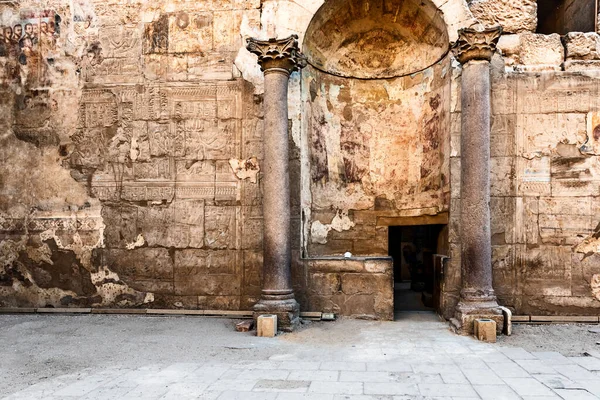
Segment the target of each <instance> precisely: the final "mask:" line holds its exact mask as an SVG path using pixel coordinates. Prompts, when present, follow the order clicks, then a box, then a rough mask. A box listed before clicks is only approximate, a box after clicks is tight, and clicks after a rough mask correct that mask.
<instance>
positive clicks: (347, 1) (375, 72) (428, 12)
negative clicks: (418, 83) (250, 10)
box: [303, 0, 449, 78]
mask: <svg viewBox="0 0 600 400" xmlns="http://www.w3.org/2000/svg"><path fill="white" fill-rule="evenodd" d="M448 48H449V39H448V32H447V29H446V24H445V22H444V20H443V17H442V14H441V12H440V11H439V10H438V9H437V8H436V7H435V6H434V5H433V3H431V2H430V0H329V1H327V2H325V4H324V5H323V6H322V7H321V9H319V11H318V12H317V13H316V14H315V16H314V18H313V20H312V21H311V23H310V25H309V27H308V30H307V32H306V36H305V41H304V49H303V50H304V53H305V54H306V56H307V57H308V59H309V62H310V63H311V64H313V65H314V66H315V67H317V68H319V69H322V70H324V71H327V72H330V73H333V74H336V75H340V76H346V77H355V78H391V77H396V76H402V75H408V74H411V73H414V72H417V71H420V70H423V69H425V68H427V67H429V66H430V65H432V64H435V63H436V62H437V61H439V60H440V59H441V58H442V57H443V56H444V55H445V54H446V53H447V52H448Z"/></svg>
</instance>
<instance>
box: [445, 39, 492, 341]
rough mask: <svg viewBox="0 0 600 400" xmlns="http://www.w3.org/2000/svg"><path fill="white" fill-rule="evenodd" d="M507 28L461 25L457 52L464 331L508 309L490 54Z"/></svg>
mask: <svg viewBox="0 0 600 400" xmlns="http://www.w3.org/2000/svg"><path fill="white" fill-rule="evenodd" d="M501 34H502V28H500V27H498V28H492V29H486V30H484V31H476V30H474V29H461V30H460V31H459V38H458V41H457V42H456V53H455V54H456V57H457V59H458V61H459V62H460V63H461V64H462V66H463V67H462V79H461V107H462V110H461V115H462V128H461V135H462V137H461V189H460V204H461V207H460V208H461V210H460V214H461V216H460V229H461V234H460V235H461V243H462V248H461V263H462V290H461V293H460V302H459V304H458V306H457V309H456V320H455V321H453V322H454V324H455V325H456V326H457V328H459V330H460V332H461V333H465V334H470V333H472V332H473V321H474V320H475V319H477V318H492V319H494V320H496V324H497V329H498V330H501V329H502V323H503V318H502V311H501V310H500V309H499V308H498V303H497V301H496V296H495V294H494V289H493V288H492V242H491V231H490V114H491V107H490V60H491V58H492V55H493V54H494V52H495V50H496V44H497V42H498V39H499V38H500V35H501Z"/></svg>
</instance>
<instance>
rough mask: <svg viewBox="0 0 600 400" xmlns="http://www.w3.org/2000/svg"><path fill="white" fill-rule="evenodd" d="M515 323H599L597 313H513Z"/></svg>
mask: <svg viewBox="0 0 600 400" xmlns="http://www.w3.org/2000/svg"><path fill="white" fill-rule="evenodd" d="M512 322H513V323H517V324H560V323H588V324H590V323H591V324H597V323H600V316H597V315H513V316H512Z"/></svg>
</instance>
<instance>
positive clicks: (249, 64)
mask: <svg viewBox="0 0 600 400" xmlns="http://www.w3.org/2000/svg"><path fill="white" fill-rule="evenodd" d="M234 64H235V66H236V68H237V69H238V70H239V71H240V73H241V74H242V77H243V78H244V79H245V80H247V81H248V82H250V83H252V84H253V85H254V93H255V94H261V93H264V92H265V78H264V76H263V73H262V71H261V70H260V66H259V65H258V57H257V56H255V55H254V54H252V53H250V52H249V51H248V50H246V48H245V47H242V48H241V49H240V51H239V52H238V54H237V57H236V58H235V61H234Z"/></svg>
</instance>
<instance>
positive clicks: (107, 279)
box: [90, 266, 154, 307]
mask: <svg viewBox="0 0 600 400" xmlns="http://www.w3.org/2000/svg"><path fill="white" fill-rule="evenodd" d="M90 277H91V280H92V283H93V284H94V286H95V287H96V290H97V292H98V294H99V295H100V297H101V298H102V303H101V304H99V305H100V306H110V305H114V304H116V305H118V306H121V307H125V306H135V305H138V304H139V303H144V304H146V303H149V302H152V301H154V295H153V294H152V293H143V292H138V291H137V290H134V289H132V288H130V287H129V286H127V284H126V283H125V282H123V281H121V278H120V277H119V275H118V274H117V273H116V272H112V271H110V270H109V269H108V267H106V266H103V267H101V268H99V269H98V272H92V273H91V274H90ZM149 295H150V296H149ZM119 297H120V298H124V300H120V301H117V298H119ZM149 299H151V300H149Z"/></svg>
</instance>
